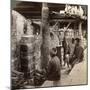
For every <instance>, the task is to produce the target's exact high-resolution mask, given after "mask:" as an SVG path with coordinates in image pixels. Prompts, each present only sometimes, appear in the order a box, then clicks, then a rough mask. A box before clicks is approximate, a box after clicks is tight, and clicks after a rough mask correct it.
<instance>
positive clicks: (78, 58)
mask: <svg viewBox="0 0 90 90" xmlns="http://www.w3.org/2000/svg"><path fill="white" fill-rule="evenodd" d="M75 41H76V44H75V49H74V52H73V55H72V57H71V59H70V62H69V63H70V65H71V69H72V68H73V67H74V65H75V64H76V63H79V62H82V61H83V57H84V55H83V53H84V52H83V51H84V49H83V48H82V46H81V45H80V39H79V38H76V39H75Z"/></svg>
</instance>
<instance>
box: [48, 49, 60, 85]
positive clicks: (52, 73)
mask: <svg viewBox="0 0 90 90" xmlns="http://www.w3.org/2000/svg"><path fill="white" fill-rule="evenodd" d="M56 53H57V49H56V48H52V49H51V51H50V56H51V60H50V61H49V64H48V69H47V79H48V80H50V81H53V86H58V85H60V71H61V68H60V60H59V58H58V57H57V56H56Z"/></svg>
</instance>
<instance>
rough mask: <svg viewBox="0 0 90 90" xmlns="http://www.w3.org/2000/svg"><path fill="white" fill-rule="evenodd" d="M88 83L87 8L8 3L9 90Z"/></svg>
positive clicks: (86, 6)
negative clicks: (9, 30)
mask: <svg viewBox="0 0 90 90" xmlns="http://www.w3.org/2000/svg"><path fill="white" fill-rule="evenodd" d="M87 84H88V5H81V4H73V3H72V4H69V3H49V2H33V1H24V0H16V1H14V2H13V1H11V89H12V90H22V89H31V88H43V87H44V88H46V87H62V86H63V87H64V86H78V85H87Z"/></svg>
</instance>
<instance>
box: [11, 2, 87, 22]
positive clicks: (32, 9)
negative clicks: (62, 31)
mask: <svg viewBox="0 0 90 90" xmlns="http://www.w3.org/2000/svg"><path fill="white" fill-rule="evenodd" d="M17 2H18V3H16V6H15V7H14V8H13V9H14V10H16V11H17V12H19V13H20V14H22V15H23V16H25V17H26V18H31V19H41V11H42V2H27V1H17ZM48 7H49V14H50V15H49V16H50V19H59V20H61V21H63V20H64V21H66V20H65V19H68V20H69V21H70V20H71V21H72V20H76V19H80V18H79V17H78V16H67V15H60V14H54V13H52V11H55V12H60V10H64V9H65V4H57V3H48ZM82 8H83V9H84V12H85V14H86V15H87V6H86V5H82Z"/></svg>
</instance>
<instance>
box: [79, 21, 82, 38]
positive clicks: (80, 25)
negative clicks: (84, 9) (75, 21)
mask: <svg viewBox="0 0 90 90" xmlns="http://www.w3.org/2000/svg"><path fill="white" fill-rule="evenodd" d="M79 36H80V38H81V39H82V22H79Z"/></svg>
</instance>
